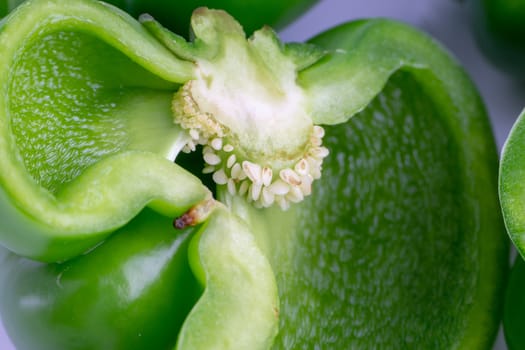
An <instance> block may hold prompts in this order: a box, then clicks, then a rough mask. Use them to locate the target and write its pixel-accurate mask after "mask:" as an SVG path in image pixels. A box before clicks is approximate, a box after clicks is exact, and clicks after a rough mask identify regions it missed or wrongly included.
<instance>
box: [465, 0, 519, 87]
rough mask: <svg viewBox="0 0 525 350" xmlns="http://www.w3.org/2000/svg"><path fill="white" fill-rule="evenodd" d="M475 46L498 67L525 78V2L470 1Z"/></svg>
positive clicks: (514, 0) (516, 0)
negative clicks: (524, 41) (524, 65)
mask: <svg viewBox="0 0 525 350" xmlns="http://www.w3.org/2000/svg"><path fill="white" fill-rule="evenodd" d="M468 4H469V7H470V10H471V13H472V22H473V31H474V34H475V37H476V39H477V42H478V46H479V47H480V48H481V50H482V51H483V52H484V54H485V55H486V57H487V58H488V59H489V60H490V61H492V62H493V63H494V64H495V65H497V66H498V67H499V68H501V69H503V70H504V71H506V72H508V73H510V74H512V75H513V76H515V77H516V78H519V79H522V80H523V79H524V78H525V68H524V67H523V61H524V60H525V44H524V43H523V37H524V36H525V1H523V0H469V2H468Z"/></svg>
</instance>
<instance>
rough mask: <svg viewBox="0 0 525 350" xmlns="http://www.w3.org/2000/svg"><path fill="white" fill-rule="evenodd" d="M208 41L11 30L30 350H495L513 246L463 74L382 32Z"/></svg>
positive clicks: (11, 213) (204, 22)
mask: <svg viewBox="0 0 525 350" xmlns="http://www.w3.org/2000/svg"><path fill="white" fill-rule="evenodd" d="M192 32H193V34H194V39H193V40H192V41H186V40H185V39H184V38H182V37H180V36H178V35H176V34H173V33H171V32H170V31H168V30H166V29H165V28H163V27H162V26H161V25H160V24H159V23H157V22H156V21H155V20H153V18H151V16H142V17H141V18H140V22H137V21H135V20H134V19H132V18H131V17H130V16H129V15H127V14H126V13H124V12H122V11H120V10H118V9H116V8H114V7H112V6H109V5H105V4H103V3H99V2H95V1H90V0H71V1H68V2H64V1H59V0H29V1H27V2H26V3H24V4H22V5H21V6H19V7H18V8H17V9H16V10H15V11H13V12H12V13H11V14H9V15H8V16H7V17H6V18H5V19H4V20H2V22H0V46H1V47H2V48H4V49H3V51H2V55H1V56H0V70H1V71H0V77H3V78H0V81H1V82H2V84H0V89H2V93H1V94H0V120H1V123H0V135H1V136H0V169H1V170H0V189H1V198H2V202H1V205H0V216H1V217H2V219H3V222H4V221H5V224H4V223H2V226H1V228H0V243H1V244H2V245H3V246H4V247H5V248H7V249H3V250H1V251H0V262H1V265H0V267H1V269H0V284H1V285H2V288H1V290H0V312H1V315H2V319H3V322H4V323H5V326H6V329H7V331H8V333H9V334H10V336H11V337H12V339H13V342H14V343H15V345H16V346H17V347H18V348H19V349H32V350H33V349H75V348H77V349H134V348H137V349H143V348H146V347H147V348H156V349H170V348H177V349H208V348H220V349H267V348H276V349H278V348H285V349H290V348H316V347H329V348H368V347H392V348H406V347H409V348H453V347H456V348H465V349H478V348H479V349H482V348H487V347H490V345H491V343H492V342H493V340H494V337H495V334H496V331H497V328H498V324H499V317H500V308H501V294H502V290H503V285H504V281H505V275H506V271H507V260H508V242H507V240H506V236H505V233H504V229H503V224H502V220H501V215H500V212H499V210H498V201H497V193H496V187H497V184H496V175H497V174H496V171H497V154H496V149H495V145H494V142H493V139H492V135H491V131H490V125H489V122H488V118H487V116H486V112H485V110H484V108H483V105H482V103H481V100H480V98H479V96H478V94H477V92H476V90H475V88H474V87H473V85H472V83H471V82H470V80H469V79H468V77H467V76H466V75H465V73H464V72H463V71H462V70H461V68H459V67H458V65H457V64H456V63H455V62H454V61H453V60H452V59H451V58H450V57H449V56H448V55H447V54H446V53H445V52H444V51H443V50H442V49H441V48H440V47H439V45H437V44H436V43H434V42H433V41H432V40H431V39H429V38H428V37H426V36H424V35H422V34H421V33H419V32H417V31H415V30H413V29H411V28H409V27H407V26H405V25H402V24H399V23H396V22H392V21H387V20H369V21H357V22H351V23H348V24H345V25H342V26H339V27H336V28H334V29H332V30H330V31H328V32H326V33H323V34H321V35H320V36H318V37H316V38H314V39H312V41H311V42H309V43H305V44H299V43H296V44H284V43H281V42H280V41H279V39H278V38H277V37H276V35H275V34H274V32H273V31H271V30H270V29H269V28H263V29H262V30H260V31H257V32H255V33H254V35H253V36H252V37H250V38H249V39H248V40H246V38H245V34H244V32H243V30H242V29H241V27H240V25H239V24H238V23H237V22H236V21H235V20H233V19H232V18H231V17H230V16H229V15H227V14H226V13H225V12H222V11H213V10H207V9H204V8H201V9H198V10H196V11H195V12H194V14H193V17H192ZM351 117H352V118H351ZM350 118H351V119H350ZM321 125H323V126H321ZM185 153H188V154H185ZM174 161H175V162H174ZM195 169H198V170H195ZM190 170H191V171H190ZM201 171H203V172H204V173H205V174H204V175H202V174H201V173H200V172H201ZM200 178H202V181H203V182H204V183H208V184H210V185H209V187H210V189H208V188H207V187H205V186H204V185H203V183H202V182H201V180H200ZM212 195H213V197H212ZM173 218H176V219H175V221H174V225H175V227H176V228H178V229H180V231H174V230H173V228H172V220H173ZM28 258H29V259H28ZM30 259H36V260H40V261H41V262H35V261H32V260H30ZM28 335H30V336H28Z"/></svg>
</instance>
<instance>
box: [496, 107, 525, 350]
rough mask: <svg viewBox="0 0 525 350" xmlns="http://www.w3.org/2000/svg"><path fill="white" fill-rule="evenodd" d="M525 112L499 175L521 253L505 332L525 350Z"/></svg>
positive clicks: (510, 287) (511, 135) (506, 212)
mask: <svg viewBox="0 0 525 350" xmlns="http://www.w3.org/2000/svg"><path fill="white" fill-rule="evenodd" d="M524 118H525V113H524V112H522V113H521V115H520V116H519V117H518V119H517V120H516V122H515V123H514V126H513V127H512V130H511V132H510V133H509V136H508V138H507V141H506V142H505V145H504V147H503V151H502V154H501V166H500V173H499V195H500V201H501V208H502V211H503V218H504V220H505V226H506V228H507V232H508V234H509V236H510V238H511V240H512V242H513V243H514V246H515V247H516V249H517V251H518V257H517V258H516V260H515V262H514V267H513V268H512V272H511V275H510V279H509V284H508V287H507V293H506V297H505V312H504V319H503V321H504V322H503V325H504V331H505V338H506V340H507V344H508V346H509V349H521V348H523V346H524V345H525V337H523V315H524V313H523V311H524V306H525V298H524V297H523V277H524V270H523V268H524V262H523V256H524V254H525V237H524V224H525V220H524V215H523V208H524V207H525V204H524V201H523V194H524V187H523V180H522V179H523V169H524V168H525V167H524V166H523V165H524V164H525V163H524V161H525V160H524V159H523V152H522V150H523V144H524V140H525V134H524V132H525V122H524Z"/></svg>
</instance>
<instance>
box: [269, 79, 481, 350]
mask: <svg viewBox="0 0 525 350" xmlns="http://www.w3.org/2000/svg"><path fill="white" fill-rule="evenodd" d="M325 143H326V146H327V147H328V148H329V149H330V150H331V154H330V156H329V157H328V158H327V159H326V160H325V163H324V165H323V168H324V171H323V178H322V181H319V182H318V183H316V185H315V186H314V193H313V195H312V196H311V197H309V198H308V199H307V200H305V201H304V203H303V204H302V205H303V208H304V210H301V211H300V213H302V214H299V215H300V217H299V220H298V221H299V227H297V229H296V231H295V233H294V235H295V243H294V245H293V246H294V247H296V250H295V253H294V256H293V257H291V258H286V257H281V263H282V265H283V266H287V265H286V264H284V263H283V262H284V261H287V260H289V259H291V262H290V263H291V267H285V268H283V269H279V267H278V266H277V267H276V266H274V269H276V270H277V281H278V286H279V291H280V298H281V313H280V315H281V320H280V333H279V335H278V338H277V340H276V343H275V346H274V348H275V349H371V348H378V349H407V348H408V349H450V348H453V347H454V346H455V345H457V342H458V341H460V339H461V336H462V334H463V333H462V332H464V330H465V327H466V323H467V319H466V318H467V314H468V312H467V311H468V310H469V308H470V306H471V303H472V300H473V298H474V295H475V289H476V283H477V276H478V272H479V269H480V266H479V262H478V259H479V257H478V254H477V250H476V249H477V248H476V242H477V239H478V238H477V236H476V233H475V232H472V231H471V228H468V227H464V225H463V223H465V222H467V221H468V220H467V218H466V217H464V215H470V214H468V213H466V212H465V210H464V208H463V207H462V188H461V187H462V181H463V180H462V178H461V176H462V169H461V165H460V164H459V161H458V156H457V152H456V150H457V146H456V143H455V141H454V140H453V139H452V138H451V133H450V131H449V130H447V126H446V125H445V123H444V122H443V120H442V119H441V117H440V115H439V113H438V111H436V110H435V109H434V108H433V107H432V101H431V100H430V99H429V98H428V97H427V96H426V95H425V94H424V93H423V91H422V90H421V88H420V87H419V86H418V85H417V84H416V83H414V82H413V81H412V80H411V79H410V76H408V75H407V74H405V73H397V74H396V75H395V76H394V77H393V78H392V80H391V81H390V82H389V83H388V85H387V86H386V88H385V89H384V90H383V91H382V92H381V94H380V95H379V96H378V97H377V98H375V100H374V101H373V102H372V103H371V104H370V105H369V107H368V108H367V109H366V110H364V111H363V112H362V113H360V114H358V115H356V116H355V117H354V118H353V119H351V120H350V121H349V122H348V123H346V124H344V125H337V126H334V127H328V128H327V129H326V136H325Z"/></svg>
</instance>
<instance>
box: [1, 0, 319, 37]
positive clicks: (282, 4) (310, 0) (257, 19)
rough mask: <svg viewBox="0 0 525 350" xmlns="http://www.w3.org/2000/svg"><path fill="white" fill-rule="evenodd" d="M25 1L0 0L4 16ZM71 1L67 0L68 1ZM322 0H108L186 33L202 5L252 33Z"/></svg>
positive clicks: (285, 20)
mask: <svg viewBox="0 0 525 350" xmlns="http://www.w3.org/2000/svg"><path fill="white" fill-rule="evenodd" d="M24 1H25V0H0V17H2V16H4V15H5V14H7V13H8V12H9V11H11V10H13V9H14V8H15V7H16V6H18V5H20V4H21V3H22V2H24ZM66 1H67V0H66ZM317 1H318V0H287V1H280V0H244V1H236V0H206V1H203V0H190V1H188V0H185V1H177V0H168V1H166V0H131V1H130V0H107V1H106V2H107V3H110V4H113V5H115V6H117V7H119V8H121V9H123V10H125V11H126V12H128V13H129V14H131V15H132V16H133V17H135V18H137V17H138V16H139V15H141V14H143V13H149V14H150V15H152V16H153V17H155V19H156V20H158V21H159V22H160V23H162V24H163V25H164V26H166V27H167V28H169V29H170V30H172V31H174V32H175V33H179V34H181V35H184V36H186V35H187V34H188V30H189V28H190V21H189V19H190V17H191V13H192V12H193V10H194V9H196V8H198V7H202V6H207V7H210V8H217V9H223V10H225V11H227V12H228V13H230V14H231V15H232V16H233V17H235V19H237V20H238V21H239V23H240V24H241V25H242V26H243V28H244V31H245V32H246V33H248V34H251V33H253V32H254V31H255V30H257V29H259V28H261V27H262V26H264V25H268V26H271V27H273V28H282V27H284V26H285V25H286V24H288V23H291V22H292V21H293V20H294V19H295V18H297V17H298V16H299V15H301V14H302V13H304V12H305V11H306V10H308V9H309V8H310V7H311V6H312V5H313V4H315V3H316V2H317Z"/></svg>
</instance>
